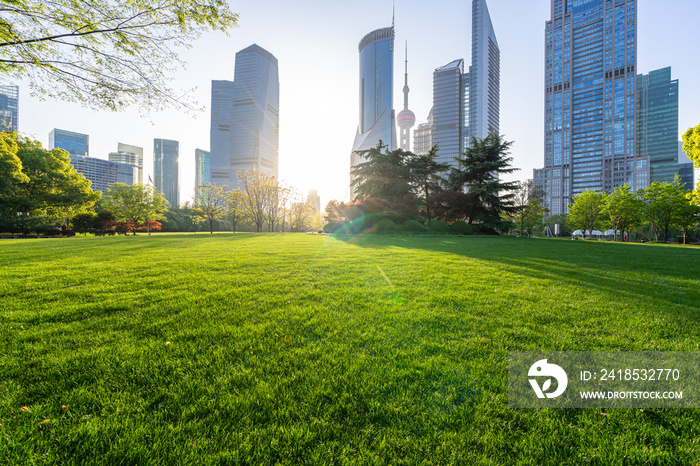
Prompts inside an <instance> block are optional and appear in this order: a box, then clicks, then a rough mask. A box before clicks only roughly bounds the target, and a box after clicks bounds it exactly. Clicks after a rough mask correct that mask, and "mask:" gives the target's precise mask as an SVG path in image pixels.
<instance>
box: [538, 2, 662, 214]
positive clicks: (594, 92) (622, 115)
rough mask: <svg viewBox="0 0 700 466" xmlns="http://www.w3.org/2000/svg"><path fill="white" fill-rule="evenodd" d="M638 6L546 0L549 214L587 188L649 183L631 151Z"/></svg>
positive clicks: (544, 178)
mask: <svg viewBox="0 0 700 466" xmlns="http://www.w3.org/2000/svg"><path fill="white" fill-rule="evenodd" d="M636 6H637V1H636V0H614V1H613V0H552V2H551V19H550V20H549V21H548V22H547V25H546V29H545V35H546V39H545V157H544V161H545V166H544V168H543V169H541V170H535V173H534V178H535V183H536V184H537V185H539V186H541V187H542V188H544V190H545V191H546V193H547V197H546V200H545V203H546V205H547V207H549V209H550V214H552V215H555V214H561V213H565V212H567V211H568V205H569V203H571V200H572V198H573V197H574V196H575V195H577V194H579V193H581V192H583V191H586V190H590V191H597V192H611V191H612V190H613V188H615V187H616V186H622V185H624V184H629V185H630V186H631V187H632V189H633V190H635V191H636V190H638V189H641V188H644V187H646V186H647V185H648V178H649V167H648V165H649V160H648V158H646V157H644V156H643V155H642V154H638V153H637V151H636V134H637V132H636V128H635V125H636V121H637V118H636V105H635V99H636V68H637V65H636V64H637V8H636Z"/></svg>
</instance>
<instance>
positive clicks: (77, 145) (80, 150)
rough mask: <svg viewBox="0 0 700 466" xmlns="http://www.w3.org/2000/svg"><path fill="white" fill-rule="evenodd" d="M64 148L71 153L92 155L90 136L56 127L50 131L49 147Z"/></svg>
mask: <svg viewBox="0 0 700 466" xmlns="http://www.w3.org/2000/svg"><path fill="white" fill-rule="evenodd" d="M56 148H59V149H63V150H65V151H66V152H68V153H69V154H70V155H81V156H83V157H89V156H90V136H88V135H87V134H82V133H74V132H72V131H66V130H63V129H57V128H54V129H52V130H51V132H50V133H49V149H56Z"/></svg>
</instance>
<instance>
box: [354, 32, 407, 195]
mask: <svg viewBox="0 0 700 466" xmlns="http://www.w3.org/2000/svg"><path fill="white" fill-rule="evenodd" d="M358 50H359V52H360V83H359V84H360V122H359V125H358V127H357V133H356V135H355V141H354V143H353V145H352V151H351V155H350V168H351V169H352V168H353V167H355V166H357V165H358V164H360V163H362V162H363V159H362V157H360V156H359V155H358V154H356V152H357V151H363V150H368V149H372V148H373V147H376V146H377V144H378V143H379V141H382V143H384V145H386V146H387V148H388V149H389V150H394V149H396V121H395V115H394V100H393V90H394V85H393V82H394V26H391V27H388V28H383V29H377V30H376V31H372V32H370V33H369V34H367V35H366V36H364V37H363V38H362V40H361V41H360V45H359V46H358ZM354 191H355V190H354V188H353V187H352V186H351V187H350V198H351V199H354V197H355V194H354Z"/></svg>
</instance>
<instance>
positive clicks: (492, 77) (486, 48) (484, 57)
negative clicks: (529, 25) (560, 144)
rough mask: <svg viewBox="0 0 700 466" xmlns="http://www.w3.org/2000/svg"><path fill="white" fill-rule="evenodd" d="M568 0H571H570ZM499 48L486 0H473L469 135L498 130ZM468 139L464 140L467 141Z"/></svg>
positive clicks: (499, 90)
mask: <svg viewBox="0 0 700 466" xmlns="http://www.w3.org/2000/svg"><path fill="white" fill-rule="evenodd" d="M569 1H571V0H569ZM500 92H501V51H500V49H499V48H498V41H497V40H496V32H495V30H494V29H493V24H492V23H491V15H489V9H488V6H487V5H486V0H472V64H471V66H470V67H469V118H468V121H467V125H468V126H469V137H468V139H471V138H472V137H477V138H480V139H484V138H485V137H486V136H488V135H489V134H491V133H495V134H500V133H499V128H500V123H499V119H500V102H501V98H500ZM468 144H469V143H468V142H467V144H465V147H466V145H468Z"/></svg>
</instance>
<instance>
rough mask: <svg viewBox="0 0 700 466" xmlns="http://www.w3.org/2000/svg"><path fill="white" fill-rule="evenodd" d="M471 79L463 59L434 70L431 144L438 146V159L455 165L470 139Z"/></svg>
mask: <svg viewBox="0 0 700 466" xmlns="http://www.w3.org/2000/svg"><path fill="white" fill-rule="evenodd" d="M469 82H470V79H469V74H466V73H464V60H462V59H460V60H455V61H453V62H451V63H448V64H447V65H445V66H442V67H440V68H438V69H436V70H435V72H433V109H432V111H431V113H432V128H431V143H432V144H433V145H434V144H437V145H438V146H439V150H438V156H437V161H438V162H441V163H449V164H451V165H452V166H453V167H455V168H456V165H457V162H456V161H455V158H457V157H459V155H460V154H461V153H462V152H464V150H465V148H466V146H467V144H468V140H469Z"/></svg>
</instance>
